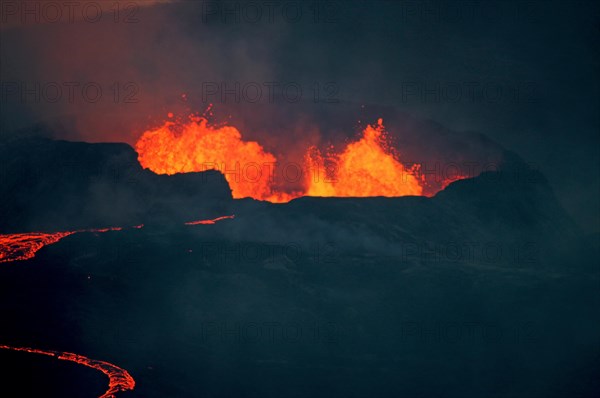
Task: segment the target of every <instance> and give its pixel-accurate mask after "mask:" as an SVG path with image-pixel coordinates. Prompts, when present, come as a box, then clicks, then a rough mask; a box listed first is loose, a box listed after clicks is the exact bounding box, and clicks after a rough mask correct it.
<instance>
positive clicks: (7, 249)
mask: <svg viewBox="0 0 600 398" xmlns="http://www.w3.org/2000/svg"><path fill="white" fill-rule="evenodd" d="M141 227H142V226H139V225H138V226H135V227H132V228H141ZM122 229H123V228H121V227H111V228H99V229H81V230H78V231H65V232H26V233H20V234H5V235H0V263H6V262H9V261H22V260H28V259H30V258H33V257H34V256H35V253H37V252H38V250H40V249H41V248H42V247H44V246H46V245H51V244H53V243H56V242H58V241H59V240H61V239H62V238H65V237H67V236H69V235H73V234H76V233H80V232H96V233H102V232H108V231H120V230H122Z"/></svg>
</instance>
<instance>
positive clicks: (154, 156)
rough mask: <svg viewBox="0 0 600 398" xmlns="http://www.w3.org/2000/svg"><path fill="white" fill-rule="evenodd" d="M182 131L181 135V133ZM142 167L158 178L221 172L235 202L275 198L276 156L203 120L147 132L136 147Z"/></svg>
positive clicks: (232, 130)
mask: <svg viewBox="0 0 600 398" xmlns="http://www.w3.org/2000/svg"><path fill="white" fill-rule="evenodd" d="M177 130H179V131H177ZM135 149H136V150H137V152H138V154H139V161H140V164H141V165H142V166H143V167H144V168H148V169H150V170H152V171H154V172H155V173H158V174H175V173H188V172H193V171H206V170H209V169H216V170H219V171H221V172H222V173H223V174H224V175H225V178H226V179H227V182H228V183H229V186H230V187H231V191H232V195H233V197H234V198H245V197H252V198H258V199H265V200H266V199H268V198H270V197H271V196H272V195H273V192H272V189H271V181H270V177H271V176H272V174H271V173H268V172H266V171H265V168H268V167H272V166H273V165H274V164H275V156H273V155H272V154H271V153H269V152H266V151H265V150H264V148H263V147H262V146H260V145H259V144H258V143H257V142H254V141H244V140H242V135H241V133H240V132H239V131H238V130H237V129H236V128H235V127H230V126H224V127H212V126H208V125H207V120H206V119H204V118H201V117H191V118H190V121H189V123H186V124H184V125H179V124H176V123H174V122H166V123H165V124H164V125H163V126H162V127H159V128H158V129H156V130H150V131H146V132H145V133H144V134H143V135H142V137H141V138H140V139H139V141H138V142H137V143H136V145H135Z"/></svg>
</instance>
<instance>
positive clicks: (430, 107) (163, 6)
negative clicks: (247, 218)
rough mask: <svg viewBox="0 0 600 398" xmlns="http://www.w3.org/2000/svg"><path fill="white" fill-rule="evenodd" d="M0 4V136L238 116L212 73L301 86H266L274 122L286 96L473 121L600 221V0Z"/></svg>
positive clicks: (580, 215) (83, 134)
mask: <svg viewBox="0 0 600 398" xmlns="http://www.w3.org/2000/svg"><path fill="white" fill-rule="evenodd" d="M2 3H3V6H2V7H3V8H2V9H1V11H2V14H1V15H0V18H1V19H0V21H1V22H2V28H1V30H0V47H1V48H0V55H1V65H0V66H1V68H0V78H1V80H2V92H1V94H2V97H1V98H0V99H1V101H2V108H1V109H0V128H1V131H2V134H6V135H10V134H12V133H13V132H14V131H16V130H17V129H19V128H27V127H28V126H32V125H35V124H38V123H43V124H47V125H50V126H53V127H54V128H55V130H56V132H55V133H54V135H55V136H57V137H59V138H67V139H80V140H85V141H91V142H95V141H124V142H128V143H134V142H135V140H136V138H137V137H138V136H139V134H140V133H141V132H142V131H144V129H146V128H148V127H149V126H151V125H152V124H153V123H156V122H157V121H159V120H162V119H163V118H164V115H165V114H166V113H167V112H169V111H174V112H176V113H184V112H187V111H189V110H192V111H203V110H204V109H203V107H204V106H205V103H203V101H202V100H207V101H206V102H213V103H215V108H219V106H221V107H222V108H226V109H227V111H228V112H231V113H234V112H235V105H238V104H233V105H234V106H232V104H231V102H232V101H231V99H230V100H229V101H228V104H220V102H223V101H221V100H219V99H218V98H217V97H215V96H213V97H210V96H207V90H208V87H212V86H210V85H214V84H216V83H220V82H227V84H229V85H234V84H235V82H240V83H241V85H242V86H244V85H245V87H248V88H249V89H252V87H251V86H248V84H249V83H253V84H258V85H259V86H261V87H262V88H263V90H266V87H265V84H267V83H269V82H275V83H279V84H280V85H289V84H290V83H293V87H300V88H301V89H302V95H301V97H300V101H299V102H298V103H293V102H291V101H290V100H289V98H288V99H286V98H281V97H278V98H275V99H274V100H273V101H272V102H271V101H269V100H268V98H267V97H266V95H265V92H266V91H263V96H262V97H261V98H260V100H259V101H258V102H259V103H260V105H261V106H262V109H265V107H266V108H268V109H269V113H268V115H269V119H270V122H273V120H272V119H278V117H277V114H278V109H280V108H282V109H283V108H285V109H286V112H290V109H291V112H294V110H297V113H298V115H297V116H296V118H297V119H301V118H302V117H304V114H307V113H318V112H319V111H320V110H321V109H324V108H328V107H336V106H337V107H340V108H343V107H347V108H348V109H354V107H356V108H359V107H360V106H361V105H365V106H368V107H373V108H376V107H391V108H393V109H397V110H398V112H405V113H407V114H410V115H414V116H416V117H419V118H424V119H431V120H433V121H435V122H437V123H440V124H441V125H443V126H445V127H447V128H450V129H453V130H457V131H462V130H467V131H477V132H480V133H483V134H485V135H487V136H489V137H490V138H492V139H493V140H495V141H497V142H498V143H500V144H501V145H503V146H504V147H506V148H508V149H511V150H513V151H515V152H517V153H518V154H520V155H521V156H522V157H523V158H524V159H525V160H527V161H528V162H531V163H533V164H534V165H535V166H536V167H539V169H540V170H541V171H542V172H543V173H544V174H545V175H546V176H547V177H548V179H549V180H550V182H551V184H552V187H553V188H554V189H555V191H556V193H557V195H558V197H559V199H560V201H561V202H562V203H563V204H564V206H565V207H566V208H567V210H568V211H569V213H571V214H572V215H573V217H574V218H575V220H576V221H577V222H578V223H579V224H580V225H581V226H582V227H583V228H584V229H585V230H586V231H588V232H600V226H599V225H600V209H599V201H600V167H599V151H600V143H599V136H600V134H599V127H600V126H599V124H600V121H599V116H598V109H600V103H599V97H600V85H599V79H600V77H599V71H600V59H599V55H600V54H599V52H600V22H599V21H600V6H599V3H598V2H596V1H590V2H587V1H564V2H560V1H518V2H517V1H515V2H512V1H501V2H492V1H482V2H479V1H452V2H450V1H448V2H445V1H444V2H434V1H427V2H420V1H373V2H368V1H359V2H351V1H339V2H335V1H334V2H319V3H316V5H315V3H312V2H296V1H287V2H275V3H276V5H274V6H272V7H273V8H272V9H271V8H270V7H271V6H270V5H269V4H271V3H270V2H266V1H254V2H251V4H252V5H248V4H247V3H245V2H238V1H226V2H221V3H216V2H212V1H211V2H202V1H171V2H170V1H164V2H161V1H146V2H125V1H123V2H119V3H118V4H119V8H120V12H119V14H118V15H117V14H115V12H114V8H113V9H111V7H110V6H109V5H108V3H110V4H111V5H112V4H113V2H102V15H101V17H100V18H99V19H98V21H96V22H94V21H91V20H90V19H93V18H90V15H91V16H92V17H93V16H94V12H93V11H94V10H93V9H91V8H89V7H94V5H97V4H100V3H94V2H81V3H82V4H87V3H93V5H92V6H89V7H88V9H86V13H87V14H84V11H83V5H82V6H80V7H79V8H76V9H75V10H73V11H74V12H73V19H72V20H69V16H68V13H67V12H66V10H64V9H63V10H61V11H62V17H61V19H60V20H59V21H58V22H54V23H53V22H52V21H50V19H52V18H53V16H54V14H52V12H53V10H49V9H45V10H42V8H43V3H44V2H39V3H38V2H32V3H35V4H38V7H39V9H37V10H36V11H33V12H34V13H35V12H37V13H38V15H37V17H39V23H38V22H36V20H35V18H36V16H35V15H33V14H25V15H23V13H22V12H23V10H22V9H19V7H20V6H21V4H20V3H16V4H17V9H16V10H15V9H14V8H12V6H13V5H14V4H15V2H10V1H9V2H2ZM57 3H59V4H61V2H57ZM6 4H9V6H7V5H6ZM7 7H8V8H7ZM253 7H254V8H253ZM270 10H272V11H273V13H272V14H269V11H270ZM298 10H299V12H300V14H298ZM256 12H260V13H261V14H260V15H259V16H258V17H257V15H258V14H256ZM44 13H45V14H44ZM15 82H18V84H21V83H23V84H25V85H26V87H28V88H30V89H31V88H33V89H34V90H35V87H36V84H39V85H40V88H39V90H38V92H40V93H41V95H40V98H39V99H38V98H36V97H35V95H34V94H27V95H25V98H24V99H23V98H20V97H19V94H14V89H15ZM69 82H70V83H69ZM72 83H74V84H77V85H76V86H75V91H74V97H73V100H72V101H70V100H69V98H68V95H67V93H68V89H67V88H66V86H65V84H72ZM90 83H93V84H92V86H93V87H91V89H92V90H93V89H94V87H97V86H99V87H100V88H101V90H102V94H103V95H102V97H101V98H100V99H99V100H98V101H96V102H94V103H91V102H90V101H89V100H87V99H86V98H84V96H83V94H82V92H81V88H82V87H83V86H85V85H86V84H87V85H90ZM52 84H58V85H59V86H61V87H62V92H61V96H60V98H58V100H57V101H56V102H52V98H53V96H54V95H53V91H52V90H53V86H52ZM19 87H22V86H19ZM293 87H292V88H293ZM317 89H318V93H319V97H318V99H319V101H318V102H317V103H315V101H314V94H315V92H316V90H317ZM17 90H20V89H17ZM44 90H46V91H45V92H44ZM117 90H118V94H119V96H118V97H115V93H117ZM276 92H277V91H276ZM182 93H186V94H187V95H188V97H187V98H188V99H187V101H183V100H182V98H181V94H182ZM92 94H93V92H92ZM203 96H204V97H206V98H203ZM127 98H130V99H133V100H135V102H128V101H127ZM328 99H334V100H337V102H334V103H329V102H327V101H326V100H328ZM233 102H235V101H233ZM249 102H250V101H248V100H247V99H246V100H245V99H244V98H242V99H241V104H239V105H240V106H248V105H249V104H248V103H249ZM282 112H283V111H282ZM260 116H261V115H258V116H257V117H260ZM306 117H308V118H310V119H312V120H313V121H315V120H316V121H318V117H315V116H314V115H312V116H311V115H309V116H306ZM357 118H358V115H357ZM277 122H278V123H279V124H282V123H283V124H285V122H286V120H283V121H282V120H278V121H277ZM350 122H354V121H350ZM350 122H349V121H348V120H345V121H340V124H346V123H350ZM265 123H266V122H265ZM313 124H317V126H316V127H314V129H316V130H318V131H317V133H316V134H319V135H325V136H326V135H327V131H325V129H324V128H323V129H320V128H319V126H318V122H315V123H313ZM266 125H267V124H265V126H266ZM290 130H294V127H293V126H290ZM312 130H313V129H311V131H307V132H306V134H307V135H313V134H315V132H314V131H312ZM266 131H268V128H266ZM248 133H249V134H252V132H248ZM351 133H352V132H349V134H351ZM396 134H398V132H396ZM263 138H265V139H266V140H267V141H268V138H266V137H263ZM301 138H302V137H301V134H300V136H299V135H298V133H294V134H293V139H294V140H298V139H301ZM290 139H291V138H290ZM280 141H281V140H280Z"/></svg>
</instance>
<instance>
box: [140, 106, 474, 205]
mask: <svg viewBox="0 0 600 398" xmlns="http://www.w3.org/2000/svg"><path fill="white" fill-rule="evenodd" d="M207 123H208V122H207V120H206V119H205V118H203V117H196V116H191V117H190V120H189V121H188V122H185V123H180V122H172V121H167V122H165V123H164V124H163V125H162V126H161V127H159V128H157V129H151V130H148V131H146V132H144V133H143V134H142V136H141V137H140V139H139V140H138V141H137V143H136V145H135V149H136V151H137V152H138V155H139V157H138V159H139V162H140V164H141V165H142V167H144V168H147V169H150V170H152V171H154V172H155V173H158V174H175V173H187V172H199V171H206V170H209V169H216V170H219V171H221V172H222V173H223V174H224V175H225V178H226V179H227V182H228V183H229V186H230V187H231V190H232V195H233V197H234V198H244V197H252V198H254V199H259V200H267V201H270V202H275V203H281V202H288V201H290V200H292V199H294V198H296V197H299V196H303V195H309V196H339V197H341V196H354V197H365V196H390V197H393V196H406V195H419V196H420V195H424V194H425V193H424V187H425V186H426V185H427V184H426V181H425V178H424V176H423V175H420V165H419V164H415V165H413V166H412V167H406V166H404V164H403V163H402V162H401V159H400V154H399V151H398V150H397V149H396V148H394V147H392V146H391V145H390V144H389V140H388V136H387V133H386V131H385V129H384V127H383V120H382V119H379V120H378V121H377V124H376V125H373V126H367V127H366V128H365V129H364V131H363V133H362V136H361V137H360V138H359V139H358V140H357V141H355V142H352V143H350V144H348V145H347V146H346V147H345V148H344V149H343V150H342V151H340V152H338V153H336V154H328V155H327V156H323V155H322V154H321V152H320V151H319V150H318V149H317V148H314V147H309V148H306V155H305V164H303V165H301V168H302V172H303V174H304V188H303V191H301V192H294V193H289V192H283V191H280V190H277V189H276V188H275V184H274V178H273V174H274V172H276V161H277V159H276V158H275V156H274V155H273V154H271V153H269V152H267V151H266V150H265V149H264V148H263V147H262V146H261V145H260V144H259V143H257V142H254V141H244V140H243V138H242V134H241V133H240V131H239V130H237V129H236V128H235V127H231V126H222V127H214V126H209V125H208V124H207ZM460 178H465V176H456V178H452V179H446V181H443V183H442V184H441V185H442V187H445V186H446V185H448V184H449V183H450V182H452V181H454V180H456V179H460ZM427 195H429V193H427Z"/></svg>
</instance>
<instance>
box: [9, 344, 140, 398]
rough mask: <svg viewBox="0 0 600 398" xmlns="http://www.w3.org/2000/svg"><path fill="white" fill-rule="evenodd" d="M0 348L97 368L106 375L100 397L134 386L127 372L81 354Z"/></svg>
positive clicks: (24, 348) (110, 397)
mask: <svg viewBox="0 0 600 398" xmlns="http://www.w3.org/2000/svg"><path fill="white" fill-rule="evenodd" d="M0 349H4V350H12V351H24V352H29V353H32V354H41V355H48V356H50V357H55V358H57V359H60V360H63V361H71V362H75V363H78V364H80V365H83V366H87V367H88V368H92V369H96V370H99V371H100V372H102V373H104V374H105V375H106V376H107V377H108V390H106V392H105V393H104V394H102V395H101V396H100V398H114V397H115V394H116V393H118V392H119V391H128V390H133V389H134V388H135V380H134V379H133V377H131V375H130V374H129V372H127V371H126V370H125V369H122V368H120V367H118V366H116V365H113V364H112V363H108V362H105V361H98V360H95V359H90V358H87V357H84V356H83V355H78V354H73V353H71V352H60V351H44V350H38V349H35V348H29V347H11V346H7V345H0Z"/></svg>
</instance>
